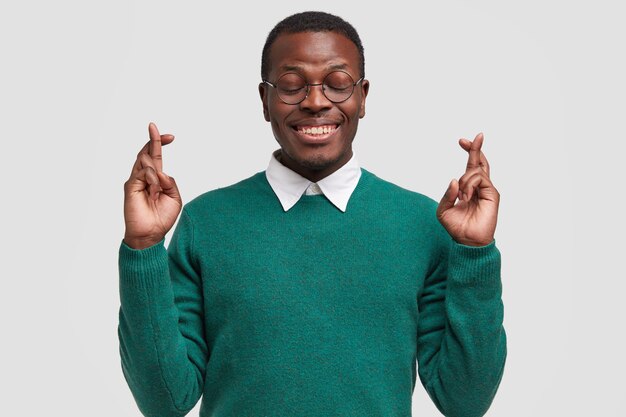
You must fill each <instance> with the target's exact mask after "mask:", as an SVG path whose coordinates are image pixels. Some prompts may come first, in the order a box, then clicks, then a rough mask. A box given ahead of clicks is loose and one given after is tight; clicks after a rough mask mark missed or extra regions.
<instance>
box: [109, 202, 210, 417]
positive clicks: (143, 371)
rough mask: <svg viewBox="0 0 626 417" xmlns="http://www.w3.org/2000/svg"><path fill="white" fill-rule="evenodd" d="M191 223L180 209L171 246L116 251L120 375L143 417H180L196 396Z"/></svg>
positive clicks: (198, 359) (201, 351) (200, 353)
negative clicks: (119, 305)
mask: <svg viewBox="0 0 626 417" xmlns="http://www.w3.org/2000/svg"><path fill="white" fill-rule="evenodd" d="M192 250H193V224H192V221H191V218H190V217H189V215H188V213H187V212H186V211H185V209H183V211H182V213H181V217H180V220H179V222H178V225H177V226H176V229H175V231H174V234H173V236H172V241H171V243H170V245H169V247H168V249H167V251H166V249H165V247H164V241H163V240H162V241H161V242H159V243H158V244H156V245H153V246H151V247H149V248H145V249H141V250H136V249H132V248H130V247H129V246H127V245H126V244H125V243H124V242H123V241H122V243H121V246H120V249H119V278H120V280H119V285H120V302H121V307H120V310H119V325H118V337H119V342H120V345H119V349H120V356H121V364H122V371H123V374H124V377H125V378H126V381H127V383H128V386H129V387H130V390H131V392H132V394H133V396H134V398H135V401H136V403H137V405H138V407H139V409H140V411H141V412H142V413H143V415H144V416H146V417H172V416H184V415H186V414H187V413H188V412H189V411H190V410H191V409H192V408H193V407H194V406H195V404H196V403H197V402H198V399H199V398H200V396H201V394H202V389H203V382H204V375H205V369H206V363H207V361H208V350H207V345H206V341H205V335H204V320H203V297H202V281H201V277H200V274H199V273H198V268H197V265H196V263H195V260H194V257H193V253H192Z"/></svg>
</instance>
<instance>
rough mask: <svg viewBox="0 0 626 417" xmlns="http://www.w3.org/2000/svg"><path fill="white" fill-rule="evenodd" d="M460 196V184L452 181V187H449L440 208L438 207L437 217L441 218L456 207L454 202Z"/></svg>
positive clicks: (454, 180)
mask: <svg viewBox="0 0 626 417" xmlns="http://www.w3.org/2000/svg"><path fill="white" fill-rule="evenodd" d="M458 194H459V182H458V181H457V180H456V179H453V180H452V181H450V185H448V189H447V190H446V192H445V194H444V195H443V197H442V198H441V201H440V202H439V206H438V207H437V217H441V215H442V214H443V213H444V212H445V211H446V210H448V209H450V208H452V207H454V202H455V201H456V198H457V196H458Z"/></svg>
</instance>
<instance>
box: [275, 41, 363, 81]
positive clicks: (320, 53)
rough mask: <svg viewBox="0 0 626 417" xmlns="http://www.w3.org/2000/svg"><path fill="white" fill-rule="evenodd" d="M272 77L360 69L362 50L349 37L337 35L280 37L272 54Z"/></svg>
mask: <svg viewBox="0 0 626 417" xmlns="http://www.w3.org/2000/svg"><path fill="white" fill-rule="evenodd" d="M269 63H270V77H272V76H276V75H277V74H279V73H282V72H285V71H286V70H294V69H296V68H297V69H298V70H299V71H301V72H304V73H315V72H323V71H325V70H327V69H333V68H344V69H345V70H346V71H348V72H349V73H351V74H352V75H357V74H358V70H359V51H358V49H357V47H356V45H355V44H354V43H353V42H352V41H351V40H350V39H348V38H347V37H345V36H344V35H342V34H340V33H335V32H301V33H285V34H281V35H279V36H278V37H277V38H276V40H275V41H274V43H273V44H272V46H271V49H270V53H269Z"/></svg>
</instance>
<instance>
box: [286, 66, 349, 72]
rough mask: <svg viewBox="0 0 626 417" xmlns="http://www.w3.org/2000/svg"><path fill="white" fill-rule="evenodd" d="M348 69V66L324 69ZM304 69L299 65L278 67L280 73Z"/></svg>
mask: <svg viewBox="0 0 626 417" xmlns="http://www.w3.org/2000/svg"><path fill="white" fill-rule="evenodd" d="M347 68H348V64H332V65H329V66H328V67H326V69H329V70H345V69H347ZM303 69H304V68H303V67H301V66H300V65H283V66H281V67H280V70H281V71H302V70H303Z"/></svg>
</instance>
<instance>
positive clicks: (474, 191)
mask: <svg viewBox="0 0 626 417" xmlns="http://www.w3.org/2000/svg"><path fill="white" fill-rule="evenodd" d="M483 141H484V136H483V134H482V133H479V134H478V135H476V137H475V138H474V140H473V141H470V140H468V139H464V138H463V139H460V140H459V145H461V147H462V148H463V149H464V150H465V151H467V153H468V158H467V166H466V168H465V173H464V174H463V176H462V177H461V178H460V179H459V195H458V198H459V200H469V199H471V198H472V197H474V196H476V197H478V192H480V190H484V191H486V189H488V188H493V184H492V183H491V180H490V179H489V162H488V161H487V158H486V157H485V154H484V153H483V152H482V151H481V148H482V145H483ZM487 194H490V193H487ZM483 197H487V199H490V198H489V196H488V195H487V196H483Z"/></svg>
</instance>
